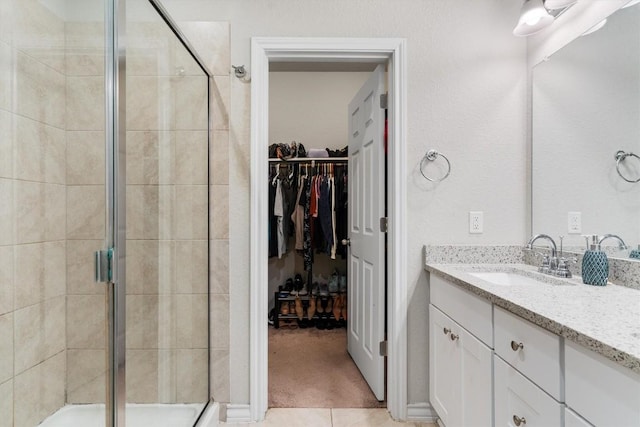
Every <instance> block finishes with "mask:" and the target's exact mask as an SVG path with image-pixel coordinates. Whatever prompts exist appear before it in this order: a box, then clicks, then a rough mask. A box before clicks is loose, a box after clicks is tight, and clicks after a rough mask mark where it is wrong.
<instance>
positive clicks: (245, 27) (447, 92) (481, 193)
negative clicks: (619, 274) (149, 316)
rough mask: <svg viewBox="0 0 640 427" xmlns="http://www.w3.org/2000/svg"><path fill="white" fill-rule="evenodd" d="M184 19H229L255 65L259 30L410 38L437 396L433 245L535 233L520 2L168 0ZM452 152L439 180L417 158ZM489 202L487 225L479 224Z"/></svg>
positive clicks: (240, 305)
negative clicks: (529, 222) (472, 215)
mask: <svg viewBox="0 0 640 427" xmlns="http://www.w3.org/2000/svg"><path fill="white" fill-rule="evenodd" d="M164 3H165V5H166V6H167V8H168V10H169V11H170V13H171V14H172V15H173V16H174V18H175V19H176V20H178V21H188V20H215V21H229V23H230V28H231V63H232V64H234V65H242V64H245V65H247V66H248V68H249V72H251V66H250V64H249V58H250V51H249V47H250V38H251V37H252V36H307V37H311V36H337V37H404V38H406V39H407V47H408V50H407V52H408V61H407V63H408V72H407V79H408V81H407V83H408V111H407V117H408V120H407V124H408V138H407V144H408V146H407V165H406V180H407V187H408V195H409V197H408V199H409V202H408V206H407V217H406V219H407V221H408V226H409V230H410V233H409V234H410V236H409V240H408V242H407V247H408V249H409V254H410V259H409V260H408V272H407V273H408V274H407V276H408V278H409V280H410V283H409V291H410V292H409V298H410V301H409V305H410V312H409V318H408V325H407V328H408V331H409V356H408V362H409V373H408V374H409V375H408V377H409V386H408V397H409V402H426V401H428V390H427V384H428V366H427V352H428V347H427V343H428V337H427V335H426V334H425V332H424V331H425V329H426V324H427V320H428V319H427V297H428V282H427V279H426V274H425V272H424V270H423V268H422V264H421V247H422V245H423V244H425V243H427V244H441V243H452V244H456V243H473V244H484V243H486V244H489V243H493V244H522V243H524V241H525V239H526V237H527V236H526V234H527V230H526V218H527V208H526V207H527V186H526V164H527V160H526V147H525V140H526V139H525V129H526V127H525V125H526V120H525V105H526V103H525V100H526V75H527V68H526V42H525V41H524V40H523V39H518V38H515V37H513V36H512V35H511V31H512V29H513V26H514V25H515V22H516V20H517V18H518V13H519V9H520V6H521V4H520V2H519V1H514V0H482V1H479V0H396V1H388V0H352V1H349V2H345V1H343V0H306V1H304V2H301V1H298V0H279V1H274V0H271V1H259V2H257V1H249V0H216V1H214V2H212V1H205V0H166V1H165V2H164ZM229 102H230V106H229V111H230V126H231V128H230V132H231V136H230V192H229V198H230V211H231V213H232V215H231V224H230V233H231V239H230V251H231V260H232V261H231V262H232V264H231V266H230V283H231V285H230V287H231V290H230V292H231V307H232V310H231V319H230V323H231V337H230V340H231V350H230V360H232V361H233V366H232V371H231V401H232V402H234V403H247V402H248V400H249V381H248V355H249V314H248V310H249V272H248V268H247V264H248V262H249V259H248V257H249V233H250V230H249V227H248V225H249V120H250V116H249V108H250V84H249V83H247V82H242V81H240V80H238V79H236V78H233V77H232V78H231V100H230V101H229ZM430 148H435V149H438V150H441V151H442V152H443V153H445V154H446V155H447V156H449V159H450V160H451V162H452V172H451V176H450V177H449V178H448V179H447V180H446V181H444V182H443V183H441V184H440V185H437V186H434V185H428V183H427V182H426V181H425V180H424V178H422V176H421V175H420V172H419V170H418V169H417V165H418V163H419V161H420V159H421V157H422V156H423V155H424V153H425V152H426V151H427V150H428V149H430ZM470 210H480V211H484V218H485V232H484V234H479V235H470V234H469V233H468V212H469V211H470Z"/></svg>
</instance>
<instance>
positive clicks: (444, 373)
mask: <svg viewBox="0 0 640 427" xmlns="http://www.w3.org/2000/svg"><path fill="white" fill-rule="evenodd" d="M433 279H436V280H435V282H436V283H437V284H435V286H432V288H431V304H429V398H430V400H431V404H432V405H433V406H434V408H435V410H436V412H437V413H438V415H439V416H440V419H441V421H442V423H443V424H444V425H445V426H446V427H458V426H464V427H474V426H478V427H481V426H482V427H485V426H492V425H493V419H492V392H491V390H492V369H491V364H492V360H491V357H492V354H493V352H492V349H491V348H490V347H489V345H490V343H491V336H492V327H491V304H490V303H489V302H487V301H485V300H482V299H481V298H479V297H477V296H475V295H472V294H470V293H468V292H466V291H464V290H462V289H460V288H459V287H457V286H455V285H452V284H449V283H447V282H446V281H444V280H442V279H440V278H438V277H434V276H432V284H434V280H433ZM470 329H472V330H474V331H476V333H478V334H480V335H484V337H485V338H486V339H487V340H488V342H483V341H481V340H480V339H478V337H477V336H474V334H473V333H472V332H471V331H470ZM488 344H489V345H488Z"/></svg>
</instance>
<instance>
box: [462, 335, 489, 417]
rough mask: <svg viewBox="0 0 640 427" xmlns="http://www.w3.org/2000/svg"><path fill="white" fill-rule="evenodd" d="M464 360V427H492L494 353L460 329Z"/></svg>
mask: <svg viewBox="0 0 640 427" xmlns="http://www.w3.org/2000/svg"><path fill="white" fill-rule="evenodd" d="M459 340H460V351H461V352H462V354H461V359H462V369H461V372H462V412H461V414H462V422H461V424H460V425H461V426H465V427H475V426H478V427H485V426H492V425H493V420H492V414H493V411H492V410H491V408H492V405H493V399H492V397H493V396H492V393H491V391H492V389H491V384H492V370H491V362H492V360H491V356H492V354H493V352H492V351H491V349H490V348H489V347H487V346H486V345H484V344H483V343H482V342H481V341H480V340H478V339H477V338H476V337H474V336H473V335H471V334H470V333H469V332H467V330H465V329H462V328H461V332H460V338H459Z"/></svg>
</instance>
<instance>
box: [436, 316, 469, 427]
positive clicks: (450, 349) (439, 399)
mask: <svg viewBox="0 0 640 427" xmlns="http://www.w3.org/2000/svg"><path fill="white" fill-rule="evenodd" d="M460 329H461V328H460ZM452 333H453V334H456V335H458V336H459V335H460V330H459V327H458V326H457V325H456V324H455V322H453V321H452V320H451V319H450V318H449V317H447V316H446V315H445V314H444V313H442V312H441V311H440V310H438V309H437V308H435V306H433V305H431V304H429V399H430V400H431V404H432V405H433V407H434V409H435V410H436V412H437V413H438V416H439V417H440V419H441V420H442V422H443V423H444V424H445V425H446V426H447V427H454V426H457V425H461V424H462V423H461V413H462V399H461V379H462V369H461V354H462V352H461V351H460V348H459V347H460V341H459V340H451V334H452Z"/></svg>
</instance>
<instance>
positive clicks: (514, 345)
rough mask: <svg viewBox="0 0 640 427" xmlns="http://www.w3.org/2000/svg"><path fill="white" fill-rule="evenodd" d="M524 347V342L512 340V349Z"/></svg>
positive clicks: (516, 349)
mask: <svg viewBox="0 0 640 427" xmlns="http://www.w3.org/2000/svg"><path fill="white" fill-rule="evenodd" d="M523 348H524V344H522V343H521V342H515V341H511V350H513V351H518V350H522V349H523ZM514 417H515V415H514ZM514 420H515V418H514ZM523 420H524V418H523ZM514 422H515V421H514ZM516 425H517V426H519V425H520V424H516Z"/></svg>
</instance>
